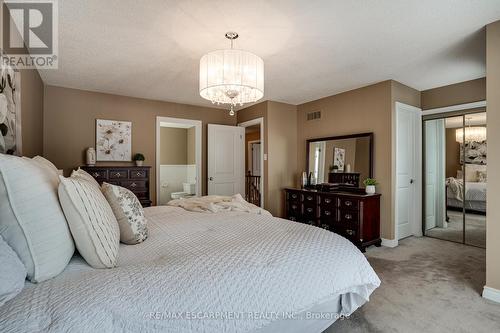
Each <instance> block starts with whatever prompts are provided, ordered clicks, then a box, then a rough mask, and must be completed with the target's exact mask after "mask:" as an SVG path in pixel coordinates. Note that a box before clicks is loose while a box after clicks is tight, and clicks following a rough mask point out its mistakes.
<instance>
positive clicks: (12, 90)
mask: <svg viewBox="0 0 500 333" xmlns="http://www.w3.org/2000/svg"><path fill="white" fill-rule="evenodd" d="M2 59H3V55H0V60H2ZM0 64H1V65H0V66H1V71H0V153H2V154H10V155H18V156H21V154H22V151H21V102H20V101H21V92H20V86H21V85H20V77H21V75H20V73H19V72H18V71H17V70H15V69H13V68H12V67H10V66H6V65H4V63H3V61H0Z"/></svg>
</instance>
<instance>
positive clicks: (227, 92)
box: [200, 32, 264, 116]
mask: <svg viewBox="0 0 500 333" xmlns="http://www.w3.org/2000/svg"><path fill="white" fill-rule="evenodd" d="M226 38H227V39H229V40H230V41H231V48H230V49H224V50H217V51H213V52H209V53H207V54H205V55H204V56H203V57H202V58H201V60H200V96H201V97H203V98H204V99H207V100H209V101H211V102H212V103H213V104H217V105H220V104H228V105H229V107H230V112H229V114H230V115H232V116H233V115H234V107H235V106H236V105H240V106H243V105H244V104H246V103H253V102H256V101H258V100H260V99H261V98H262V97H263V96H264V61H263V60H262V59H261V58H260V57H258V56H256V55H255V54H253V53H250V52H247V51H243V50H238V49H234V48H233V42H234V40H235V39H237V38H238V34H237V33H236V32H228V33H226Z"/></svg>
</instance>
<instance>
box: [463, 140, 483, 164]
mask: <svg viewBox="0 0 500 333" xmlns="http://www.w3.org/2000/svg"><path fill="white" fill-rule="evenodd" d="M486 150H487V148H486V141H481V142H477V141H470V142H466V143H465V163H467V164H486V156H487V155H486ZM463 152H464V149H463V143H461V144H460V163H461V164H463V163H464V153H463Z"/></svg>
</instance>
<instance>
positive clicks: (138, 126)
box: [43, 86, 236, 202]
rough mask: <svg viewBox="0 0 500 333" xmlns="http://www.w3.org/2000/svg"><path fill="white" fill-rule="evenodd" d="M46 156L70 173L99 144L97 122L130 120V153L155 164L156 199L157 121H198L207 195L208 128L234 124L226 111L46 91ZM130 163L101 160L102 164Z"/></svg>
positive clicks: (153, 185) (70, 91) (49, 88)
mask: <svg viewBox="0 0 500 333" xmlns="http://www.w3.org/2000/svg"><path fill="white" fill-rule="evenodd" d="M44 105H45V107H44V116H43V119H44V122H43V128H44V131H43V136H44V140H43V147H44V155H45V156H46V157H47V158H48V159H49V160H51V161H52V162H54V163H55V164H56V166H57V167H59V168H62V169H64V170H65V172H66V174H67V173H68V172H69V171H70V170H71V169H73V168H75V167H77V166H79V165H83V164H84V161H85V160H84V152H85V150H86V149H87V147H94V146H95V119H96V118H100V119H116V120H127V121H131V122H132V152H133V153H136V152H142V153H143V154H144V155H145V157H146V161H145V165H150V166H152V182H151V196H152V198H153V202H155V199H156V182H155V179H156V178H155V177H156V174H155V173H156V168H155V165H156V163H155V153H156V148H155V146H156V134H155V133H156V117H157V116H164V117H175V118H185V119H196V120H201V121H202V122H203V130H202V132H203V133H202V145H203V149H202V160H203V164H202V188H203V190H202V191H203V193H206V179H207V176H206V175H207V168H206V161H207V124H208V123H212V124H223V125H235V124H236V117H231V116H229V114H228V112H227V110H220V109H213V108H206V107H198V106H191V105H184V104H177V103H169V102H160V101H152V100H145V99H140V98H132V97H125V96H118V95H111V94H103V93H96V92H90V91H83V90H76V89H69V88H61V87H54V86H46V87H45V96H44ZM120 164H125V165H130V163H116V162H115V163H110V162H101V163H98V165H120Z"/></svg>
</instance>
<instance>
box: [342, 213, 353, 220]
mask: <svg viewBox="0 0 500 333" xmlns="http://www.w3.org/2000/svg"><path fill="white" fill-rule="evenodd" d="M344 217H345V218H346V220H350V219H352V215H351V214H345V216H344Z"/></svg>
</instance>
